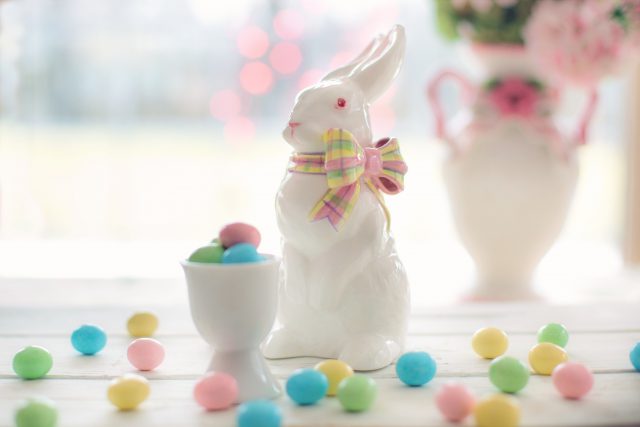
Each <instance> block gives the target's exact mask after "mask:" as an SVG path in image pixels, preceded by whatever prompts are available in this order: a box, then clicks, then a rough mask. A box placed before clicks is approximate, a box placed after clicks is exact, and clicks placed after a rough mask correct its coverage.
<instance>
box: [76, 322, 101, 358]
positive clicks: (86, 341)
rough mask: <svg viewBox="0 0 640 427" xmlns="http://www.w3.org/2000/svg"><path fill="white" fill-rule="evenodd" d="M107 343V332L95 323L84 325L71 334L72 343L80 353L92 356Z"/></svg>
mask: <svg viewBox="0 0 640 427" xmlns="http://www.w3.org/2000/svg"><path fill="white" fill-rule="evenodd" d="M106 344H107V334H106V333H105V332H104V331H103V330H102V328H100V327H98V326H95V325H82V326H80V327H79V328H78V329H76V330H75V331H73V333H72V334H71V345H73V348H75V349H76V350H78V351H79V352H80V353H82V354H84V355H87V356H92V355H94V354H96V353H98V352H99V351H100V350H102V349H103V348H104V346H105V345H106Z"/></svg>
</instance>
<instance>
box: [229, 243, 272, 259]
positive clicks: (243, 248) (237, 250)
mask: <svg viewBox="0 0 640 427" xmlns="http://www.w3.org/2000/svg"><path fill="white" fill-rule="evenodd" d="M263 260H264V258H263V257H262V255H260V254H259V253H258V251H257V250H256V248H255V246H253V245H251V244H249V243H238V244H237V245H235V246H232V247H230V248H229V249H227V250H225V251H224V253H223V254H222V263H223V264H243V263H248V262H259V261H263Z"/></svg>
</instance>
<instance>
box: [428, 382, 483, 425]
mask: <svg viewBox="0 0 640 427" xmlns="http://www.w3.org/2000/svg"><path fill="white" fill-rule="evenodd" d="M475 404H476V399H475V397H474V396H473V393H471V391H470V390H469V389H468V388H467V387H466V386H464V385H463V384H460V383H454V382H451V383H446V384H443V385H442V387H440V389H439V390H438V392H437V393H436V406H437V407H438V409H439V410H440V413H442V415H444V417H445V418H446V419H447V420H449V421H454V422H458V421H462V420H464V419H465V418H466V417H467V416H468V415H469V414H471V412H472V411H473V407H474V406H475Z"/></svg>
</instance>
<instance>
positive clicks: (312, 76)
mask: <svg viewBox="0 0 640 427" xmlns="http://www.w3.org/2000/svg"><path fill="white" fill-rule="evenodd" d="M325 74H326V73H323V72H322V70H319V69H317V68H311V69H309V70H307V71H305V72H304V73H302V75H301V76H300V78H299V79H298V90H302V89H304V88H307V87H309V86H311V85H314V84H316V83H318V82H319V81H320V79H322V78H323V77H324V75H325Z"/></svg>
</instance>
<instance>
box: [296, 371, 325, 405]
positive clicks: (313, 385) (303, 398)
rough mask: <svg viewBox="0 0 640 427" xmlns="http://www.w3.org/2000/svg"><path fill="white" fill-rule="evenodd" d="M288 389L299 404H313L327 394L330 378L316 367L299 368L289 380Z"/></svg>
mask: <svg viewBox="0 0 640 427" xmlns="http://www.w3.org/2000/svg"><path fill="white" fill-rule="evenodd" d="M286 389H287V395H289V397H290V398H291V400H293V401H294V402H296V403H297V404H298V405H313V404H314V403H316V402H317V401H319V400H320V399H322V398H323V397H324V396H325V394H327V390H328V389H329V380H328V379H327V376H326V375H325V374H323V373H322V372H320V371H317V370H315V369H298V370H297V371H295V372H294V373H293V374H291V376H290V377H289V379H288V380H287V387H286Z"/></svg>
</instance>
